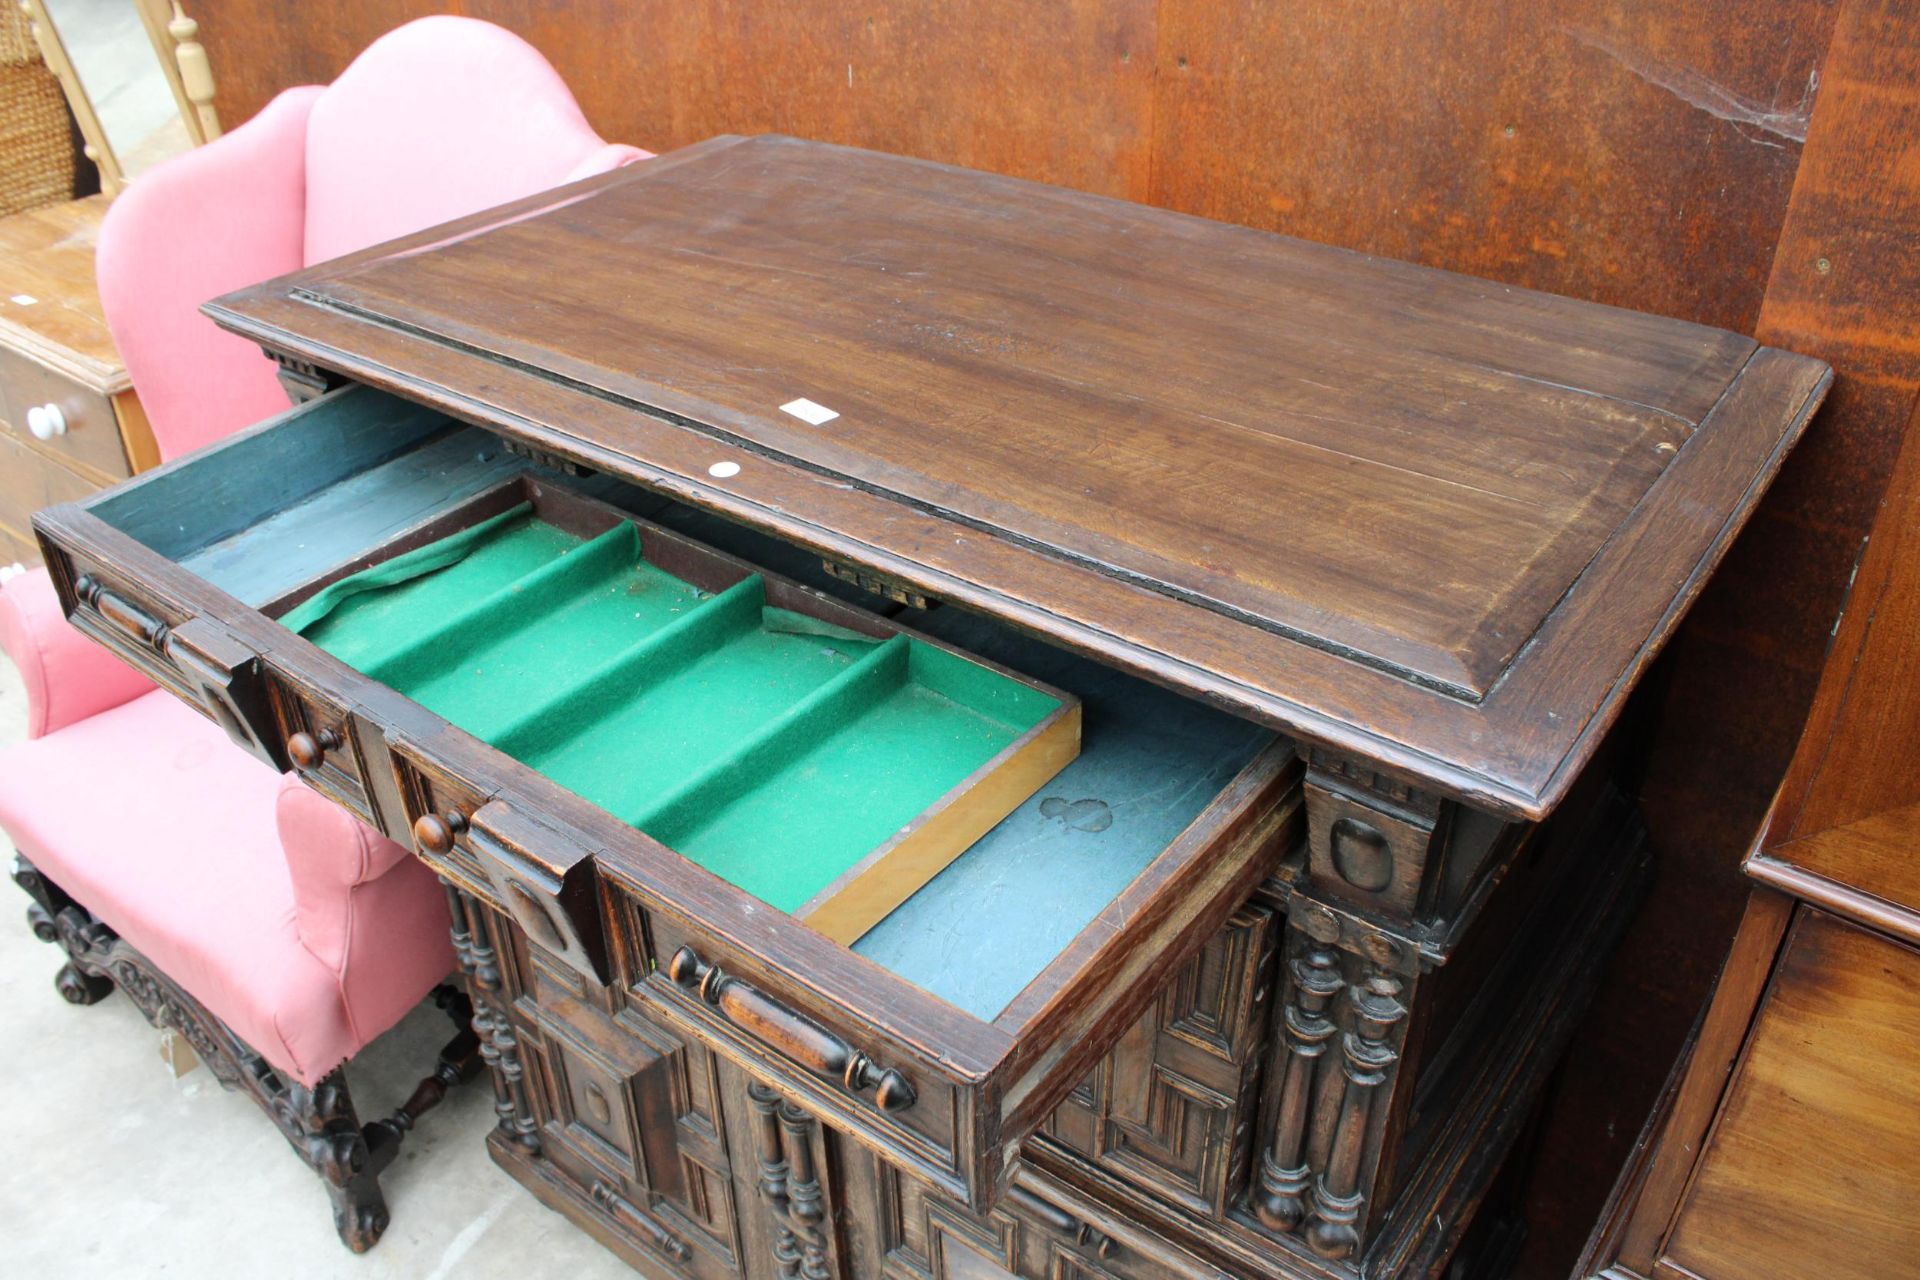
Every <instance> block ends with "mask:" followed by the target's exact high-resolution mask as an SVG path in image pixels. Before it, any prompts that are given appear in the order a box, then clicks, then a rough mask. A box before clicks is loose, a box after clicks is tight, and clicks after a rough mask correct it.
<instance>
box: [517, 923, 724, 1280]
mask: <svg viewBox="0 0 1920 1280" xmlns="http://www.w3.org/2000/svg"><path fill="white" fill-rule="evenodd" d="M494 919H495V920H496V921H498V920H499V919H500V918H499V917H498V916H495V917H494ZM505 932H506V933H507V934H509V935H510V936H511V937H512V939H513V943H514V945H512V946H511V947H510V948H509V952H510V959H511V961H512V963H511V964H510V966H509V968H510V970H511V971H512V973H513V978H512V979H511V980H510V982H509V985H510V987H512V988H513V989H515V990H516V991H519V992H523V993H525V994H526V995H528V996H530V997H531V998H522V999H515V1000H513V1002H512V1005H511V1015H510V1016H511V1017H512V1020H513V1023H514V1028H515V1031H516V1033H517V1039H518V1041H519V1045H520V1049H521V1051H522V1054H523V1067H524V1070H525V1072H526V1075H527V1081H528V1085H529V1089H528V1092H529V1095H530V1101H531V1105H532V1110H533V1115H534V1119H535V1121H536V1122H537V1124H538V1130H539V1157H540V1159H542V1160H544V1161H546V1162H548V1163H549V1164H550V1165H551V1166H552V1171H553V1172H554V1173H556V1174H557V1175H558V1176H559V1177H561V1178H563V1179H564V1180H565V1181H566V1182H568V1183H570V1184H571V1185H572V1187H573V1188H574V1189H575V1190H576V1192H577V1193H579V1194H581V1195H582V1196H583V1198H585V1199H586V1200H588V1201H590V1202H591V1203H592V1205H593V1206H594V1207H595V1209H596V1210H597V1217H598V1218H599V1220H600V1221H601V1222H603V1223H606V1224H610V1225H611V1226H612V1227H613V1228H614V1229H615V1230H616V1231H617V1232H618V1233H619V1234H620V1235H621V1236H624V1237H625V1238H626V1239H627V1241H628V1242H630V1243H632V1242H637V1243H638V1244H639V1245H640V1246H642V1248H643V1252H642V1256H643V1257H651V1256H653V1255H665V1256H666V1257H667V1258H668V1259H670V1260H671V1261H672V1262H673V1263H675V1264H676V1265H677V1266H678V1267H680V1268H681V1269H683V1270H684V1271H686V1272H688V1273H690V1274H693V1275H697V1276H702V1277H719V1276H726V1275H733V1274H737V1272H738V1270H739V1253H738V1250H739V1237H738V1206H737V1204H736V1191H735V1187H734V1184H733V1169H732V1165H731V1162H730V1160H729V1157H728V1152H727V1142H726V1135H725V1126H724V1122H723V1119H722V1109H721V1102H720V1096H721V1090H720V1083H719V1079H718V1070H719V1066H718V1061H717V1059H716V1058H715V1056H714V1055H713V1054H712V1053H711V1052H709V1051H708V1050H706V1049H705V1048H703V1047H701V1046H699V1045H689V1044H688V1043H686V1042H685V1041H683V1040H681V1039H680V1038H679V1037H677V1036H675V1035H673V1034H672V1033H670V1032H668V1031H667V1030H665V1029H664V1028H662V1027H659V1026H657V1025H655V1024H654V1023H653V1022H651V1021H650V1020H648V1019H646V1018H643V1017H641V1016H640V1015H639V1014H638V1013H636V1012H635V1011H634V1010H632V1009H622V1010H621V1011H620V1012H619V1013H618V1014H616V1015H611V1016H610V1015H608V1014H607V1013H606V1012H605V1011H604V1010H603V1009H601V1008H599V1007H598V1006H597V1004H595V1003H591V1002H590V1001H591V997H590V996H588V991H587V984H586V983H585V982H584V980H583V979H581V978H580V977H579V975H577V974H575V973H574V972H573V971H572V970H570V969H567V968H565V967H564V966H562V965H559V964H557V963H555V962H554V961H553V960H552V959H551V958H549V957H548V956H546V955H545V954H544V953H543V952H542V951H541V950H540V949H539V948H538V947H536V946H533V945H531V944H530V943H528V942H527V941H526V938H525V935H524V934H522V933H520V932H519V931H518V930H513V929H510V928H509V929H506V930H505ZM522 984H525V985H522ZM583 997H585V998H583Z"/></svg>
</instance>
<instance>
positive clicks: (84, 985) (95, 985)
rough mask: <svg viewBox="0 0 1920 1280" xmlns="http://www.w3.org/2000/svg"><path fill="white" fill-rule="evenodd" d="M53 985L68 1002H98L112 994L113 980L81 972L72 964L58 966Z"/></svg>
mask: <svg viewBox="0 0 1920 1280" xmlns="http://www.w3.org/2000/svg"><path fill="white" fill-rule="evenodd" d="M53 986H54V989H55V990H56V991H58V992H59V993H60V995H61V997H62V998H63V999H64V1000H66V1002H67V1003H68V1004H99V1003H100V1002H101V1001H102V1000H105V999H106V998H107V997H108V996H109V995H112V994H113V982H112V980H111V979H108V978H96V977H94V976H93V975H92V974H90V973H82V972H80V970H78V969H76V968H74V967H73V966H72V965H70V964H67V965H62V966H60V972H59V973H56V974H54V975H53Z"/></svg>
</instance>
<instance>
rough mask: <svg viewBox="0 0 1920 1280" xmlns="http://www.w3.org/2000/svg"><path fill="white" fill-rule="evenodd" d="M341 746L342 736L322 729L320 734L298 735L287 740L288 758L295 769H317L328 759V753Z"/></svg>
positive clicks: (330, 730)
mask: <svg viewBox="0 0 1920 1280" xmlns="http://www.w3.org/2000/svg"><path fill="white" fill-rule="evenodd" d="M339 746H340V735H339V734H338V733H336V732H335V731H333V730H332V729H322V730H320V732H318V733H296V734H294V735H293V736H292V737H291V738H288V739H287V758H288V759H289V760H291V761H293V763H294V767H295V768H299V769H317V768H319V767H320V762H321V761H322V760H325V759H326V758H327V752H329V751H333V750H336V749H337V748H338V747H339Z"/></svg>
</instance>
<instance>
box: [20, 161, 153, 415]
mask: <svg viewBox="0 0 1920 1280" xmlns="http://www.w3.org/2000/svg"><path fill="white" fill-rule="evenodd" d="M107 204H108V197H106V196H91V197H89V198H87V199H85V200H75V201H73V202H71V203H69V204H56V205H49V206H48V207H46V208H44V209H34V210H31V211H29V212H27V213H17V214H14V215H13V216H12V217H8V218H0V346H5V347H8V348H11V349H12V350H15V351H18V352H20V353H22V354H23V355H27V356H30V357H32V358H33V359H34V360H37V361H39V362H40V363H41V364H44V365H46V366H48V367H49V368H52V369H56V370H58V371H59V372H61V373H63V374H65V375H67V376H68V377H70V378H72V379H74V380H75V381H77V382H80V383H82V384H84V385H86V386H88V387H91V388H92V389H94V390H95V391H98V392H100V393H101V394H102V395H112V394H114V393H116V392H120V391H125V390H127V389H128V388H129V387H131V386H132V385H133V382H132V380H131V379H129V378H128V377H127V370H126V366H125V365H123V364H122V363H121V362H120V352H119V350H118V348H116V347H115V346H114V345H113V335H112V334H110V333H108V332H107V322H106V319H105V317H104V316H102V315H101V312H100V294H99V291H98V290H97V289H96V288H95V287H94V283H93V245H94V239H95V237H96V236H97V234H98V233H99V230H100V219H101V218H102V216H104V215H105V213H106V211H107ZM21 299H31V301H22V300H21Z"/></svg>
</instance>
